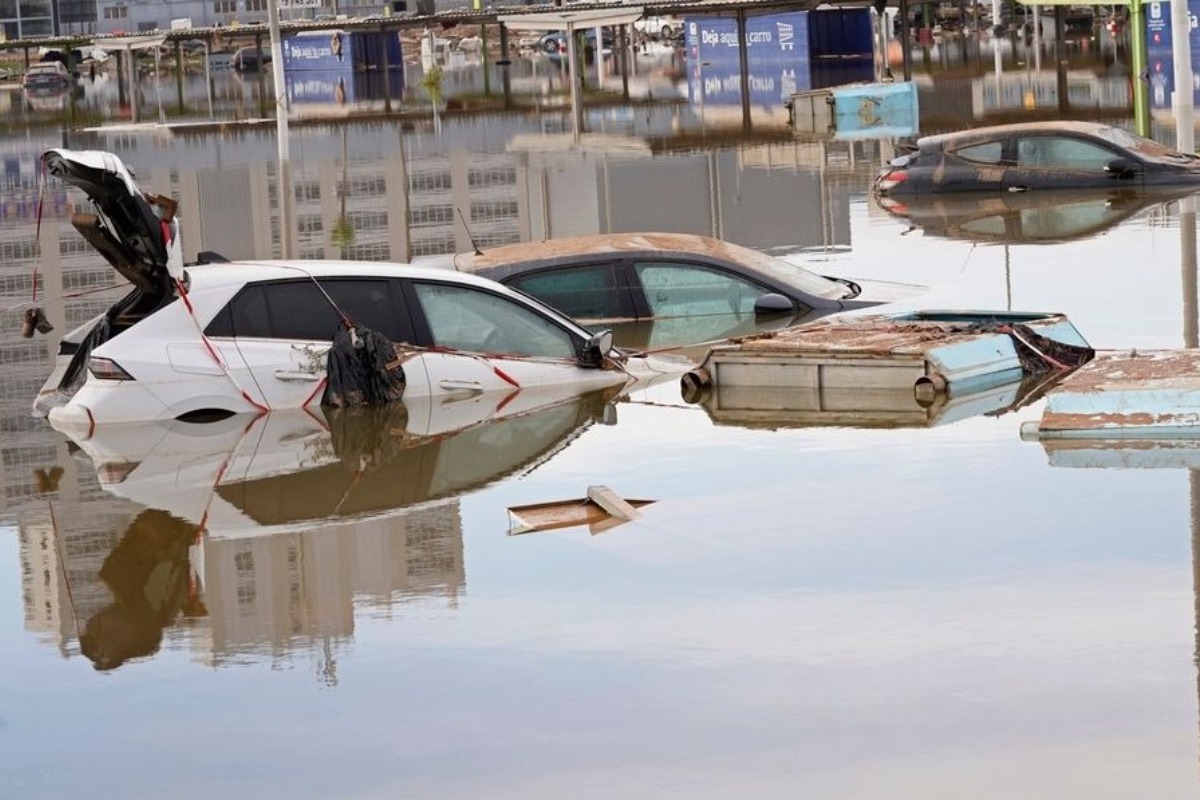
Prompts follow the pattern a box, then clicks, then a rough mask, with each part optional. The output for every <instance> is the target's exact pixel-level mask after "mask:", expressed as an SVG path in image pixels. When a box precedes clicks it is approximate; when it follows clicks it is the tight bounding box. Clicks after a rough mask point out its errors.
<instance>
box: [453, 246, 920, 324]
mask: <svg viewBox="0 0 1200 800" xmlns="http://www.w3.org/2000/svg"><path fill="white" fill-rule="evenodd" d="M450 260H451V261H452V264H453V266H454V268H455V269H458V270H460V271H463V272H470V273H474V274H476V275H482V276H484V277H487V278H490V279H492V280H495V281H498V282H500V283H502V284H504V285H506V286H510V287H512V288H513V289H517V290H518V291H521V292H523V293H525V294H528V295H531V296H533V297H536V298H537V299H539V300H541V301H543V302H545V303H547V304H548V305H550V306H553V307H554V308H557V309H558V310H559V311H561V312H562V313H564V314H566V315H568V316H570V317H572V318H574V319H575V320H577V321H581V322H583V323H584V324H605V325H607V324H610V323H616V322H635V321H637V322H648V321H653V322H655V324H657V325H663V323H664V321H666V320H679V321H682V324H678V323H677V324H675V328H676V330H675V332H674V333H672V334H671V335H669V336H667V337H666V338H667V340H664V336H666V334H660V335H659V336H657V337H654V338H655V340H656V342H657V343H658V344H660V345H664V344H673V345H683V344H695V343H697V342H701V341H707V340H709V339H717V338H723V336H725V335H734V333H733V332H735V333H745V332H751V331H752V330H753V327H754V326H753V323H755V322H756V321H761V320H764V319H766V320H769V321H770V327H779V326H780V323H779V319H780V318H781V317H782V318H783V324H795V323H798V322H805V321H809V320H812V319H817V318H819V317H822V316H825V315H828V314H833V313H837V312H839V311H845V310H849V309H856V308H867V307H870V306H876V305H881V304H883V303H890V302H895V301H897V300H900V299H906V298H908V297H911V296H913V295H915V294H916V293H918V292H919V291H921V290H922V289H923V288H924V287H919V286H912V285H909V284H900V283H888V282H882V281H870V282H868V281H863V282H856V281H853V280H848V279H845V278H832V277H825V276H823V275H818V274H816V273H814V272H810V271H809V270H807V269H805V268H803V267H801V266H798V265H796V264H793V263H791V262H790V261H785V260H783V259H779V258H775V257H773V256H770V255H767V254H765V253H761V252H759V251H757V250H753V249H751V248H748V247H743V246H741V245H737V244H733V243H731V242H726V241H722V240H719V239H712V238H709V237H706V236H696V235H692V234H681V233H613V234H595V235H590V236H575V237H564V238H558V239H549V240H546V241H542V242H528V243H522V244H513V245H505V246H502V247H496V248H491V249H488V250H486V251H484V252H481V253H459V254H457V255H455V256H453V257H451V259H450ZM706 320H707V321H706ZM747 321H749V322H750V323H752V324H751V325H750V326H749V330H747V327H748V326H747V325H746V324H745V323H746V322H747ZM665 327H667V326H665V325H664V328H665ZM689 331H690V333H689ZM618 333H619V332H618ZM697 337H702V338H697ZM618 341H619V343H620V344H623V345H626V346H632V345H633V343H632V342H629V341H622V340H618Z"/></svg>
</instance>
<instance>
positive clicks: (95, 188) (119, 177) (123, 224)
mask: <svg viewBox="0 0 1200 800" xmlns="http://www.w3.org/2000/svg"><path fill="white" fill-rule="evenodd" d="M42 164H43V165H44V166H45V168H46V172H48V173H49V174H50V175H53V176H54V177H56V178H59V179H61V180H63V181H66V182H67V183H69V184H71V185H72V186H75V187H77V188H79V189H81V190H83V192H84V193H85V194H87V196H88V198H89V199H90V200H91V201H92V204H93V206H94V208H95V210H96V213H95V214H94V215H93V214H72V215H71V224H72V225H74V226H75V228H76V229H77V230H78V231H79V232H80V233H81V234H82V235H83V237H84V238H85V239H87V240H88V242H89V243H90V244H91V245H92V246H93V247H95V248H96V249H97V250H98V251H99V252H100V254H101V255H103V256H104V258H105V259H106V260H107V261H108V262H109V263H110V264H112V265H113V267H114V268H115V269H116V270H117V271H118V272H120V273H121V275H123V276H124V277H125V278H126V279H128V280H129V281H130V282H131V283H133V284H134V285H135V286H137V287H139V288H141V289H144V290H147V291H152V290H155V289H161V288H162V287H163V286H164V285H165V283H166V282H167V278H168V277H174V278H182V277H183V266H182V252H181V251H180V249H179V235H178V221H177V220H176V219H175V203H174V201H172V200H170V199H169V198H165V197H160V196H157V195H152V194H147V193H146V192H143V191H142V190H141V189H140V188H139V187H138V185H137V182H136V181H134V179H133V174H132V173H131V172H130V171H129V169H128V168H127V167H126V166H125V164H124V163H122V161H121V159H120V158H118V157H117V156H115V155H113V154H112V153H108V152H104V151H100V150H64V149H55V150H47V151H46V152H44V153H43V154H42Z"/></svg>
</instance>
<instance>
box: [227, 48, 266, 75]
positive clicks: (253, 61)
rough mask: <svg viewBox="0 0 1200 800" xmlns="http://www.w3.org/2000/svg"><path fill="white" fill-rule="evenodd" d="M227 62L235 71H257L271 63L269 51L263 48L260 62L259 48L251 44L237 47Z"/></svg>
mask: <svg viewBox="0 0 1200 800" xmlns="http://www.w3.org/2000/svg"><path fill="white" fill-rule="evenodd" d="M229 63H230V66H232V67H233V68H234V70H236V71H237V72H258V71H259V70H260V69H264V68H265V67H266V66H267V64H270V63H271V51H270V50H268V49H266V48H263V50H262V59H261V62H260V60H259V48H257V47H255V46H253V45H248V46H246V47H239V48H238V49H237V50H235V51H234V53H233V56H232V57H231V58H230V61H229Z"/></svg>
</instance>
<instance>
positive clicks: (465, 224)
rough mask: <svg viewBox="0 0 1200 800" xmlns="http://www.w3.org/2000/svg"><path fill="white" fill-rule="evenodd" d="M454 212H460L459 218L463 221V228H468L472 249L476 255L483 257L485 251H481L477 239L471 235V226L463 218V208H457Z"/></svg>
mask: <svg viewBox="0 0 1200 800" xmlns="http://www.w3.org/2000/svg"><path fill="white" fill-rule="evenodd" d="M454 210H455V211H457V212H458V218H459V219H460V220H462V224H463V227H464V228H466V231H467V238H468V239H470V240H471V249H472V250H474V251H475V255H477V256H481V255H483V251H482V250H480V249H479V245H477V244H475V237H474V236H473V235H472V234H471V226H470V225H468V224H467V218H466V217H465V216H463V213H462V208H460V207H459V206H455V207H454Z"/></svg>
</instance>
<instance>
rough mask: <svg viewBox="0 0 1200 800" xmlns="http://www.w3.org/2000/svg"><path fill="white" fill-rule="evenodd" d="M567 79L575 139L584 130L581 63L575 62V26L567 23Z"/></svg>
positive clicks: (577, 138)
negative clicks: (580, 88) (580, 95)
mask: <svg viewBox="0 0 1200 800" xmlns="http://www.w3.org/2000/svg"><path fill="white" fill-rule="evenodd" d="M566 39H567V80H569V81H570V82H571V119H572V121H573V124H574V132H575V141H579V134H580V133H581V132H582V131H583V103H582V102H581V101H580V97H579V77H578V75H577V73H578V71H579V65H578V64H576V63H575V26H574V25H573V24H571V23H570V22H568V23H567V30H566Z"/></svg>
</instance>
